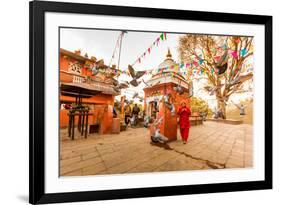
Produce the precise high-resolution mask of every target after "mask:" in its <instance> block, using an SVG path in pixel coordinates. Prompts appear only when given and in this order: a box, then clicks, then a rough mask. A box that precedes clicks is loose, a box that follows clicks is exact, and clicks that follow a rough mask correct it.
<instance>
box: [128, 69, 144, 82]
mask: <svg viewBox="0 0 281 205" xmlns="http://www.w3.org/2000/svg"><path fill="white" fill-rule="evenodd" d="M128 70H129V73H130V75H131V77H132V78H133V79H132V80H131V81H130V84H131V85H132V86H134V87H137V86H138V85H139V84H140V83H141V81H138V79H139V78H140V77H142V76H143V75H144V74H145V71H135V69H134V68H133V67H132V66H131V65H128Z"/></svg>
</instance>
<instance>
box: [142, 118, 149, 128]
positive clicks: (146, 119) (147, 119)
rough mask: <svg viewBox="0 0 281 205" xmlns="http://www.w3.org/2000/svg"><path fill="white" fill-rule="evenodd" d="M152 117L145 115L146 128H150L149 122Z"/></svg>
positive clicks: (144, 124) (144, 123)
mask: <svg viewBox="0 0 281 205" xmlns="http://www.w3.org/2000/svg"><path fill="white" fill-rule="evenodd" d="M150 119H151V118H150V117H149V116H145V117H144V122H143V126H144V127H146V128H148V125H149V123H150Z"/></svg>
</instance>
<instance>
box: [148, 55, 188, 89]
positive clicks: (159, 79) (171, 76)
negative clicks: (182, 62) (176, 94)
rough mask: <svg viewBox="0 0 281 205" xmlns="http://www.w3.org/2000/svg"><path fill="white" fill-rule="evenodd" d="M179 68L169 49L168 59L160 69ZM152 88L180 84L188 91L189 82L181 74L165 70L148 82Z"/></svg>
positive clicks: (161, 64) (160, 65)
mask: <svg viewBox="0 0 281 205" xmlns="http://www.w3.org/2000/svg"><path fill="white" fill-rule="evenodd" d="M176 65H177V66H178V64H177V63H176V62H175V61H174V59H173V58H172V54H171V51H170V49H168V53H167V55H166V59H165V60H164V61H163V62H162V63H160V64H159V66H158V69H159V68H161V69H162V68H166V67H169V68H170V67H171V66H176ZM147 83H148V84H150V85H151V86H154V85H156V84H163V83H175V84H180V85H181V86H183V87H185V88H187V89H188V87H189V86H188V84H189V83H188V81H187V80H186V79H185V78H184V77H183V76H182V75H181V74H179V73H177V72H175V71H174V70H173V69H168V70H163V71H162V72H157V73H156V74H154V75H153V76H152V77H151V79H150V80H148V82H147Z"/></svg>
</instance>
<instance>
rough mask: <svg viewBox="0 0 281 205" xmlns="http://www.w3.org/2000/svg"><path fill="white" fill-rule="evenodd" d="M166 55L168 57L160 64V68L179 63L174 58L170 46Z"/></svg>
mask: <svg viewBox="0 0 281 205" xmlns="http://www.w3.org/2000/svg"><path fill="white" fill-rule="evenodd" d="M166 57H167V58H166V59H165V60H164V61H163V62H162V63H160V64H159V66H158V68H165V67H170V66H175V65H177V63H176V62H175V61H174V59H173V58H172V54H171V51H170V48H168V53H167V55H166Z"/></svg>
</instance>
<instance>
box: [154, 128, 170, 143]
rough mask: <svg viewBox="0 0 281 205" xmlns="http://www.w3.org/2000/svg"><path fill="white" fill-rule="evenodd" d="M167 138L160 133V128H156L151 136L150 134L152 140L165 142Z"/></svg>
mask: <svg viewBox="0 0 281 205" xmlns="http://www.w3.org/2000/svg"><path fill="white" fill-rule="evenodd" d="M168 140H169V139H168V138H167V137H165V136H164V135H162V134H161V133H160V129H159V128H158V129H156V130H155V133H154V135H153V136H151V141H152V142H155V143H156V142H162V143H166V142H167V141H168Z"/></svg>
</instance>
